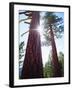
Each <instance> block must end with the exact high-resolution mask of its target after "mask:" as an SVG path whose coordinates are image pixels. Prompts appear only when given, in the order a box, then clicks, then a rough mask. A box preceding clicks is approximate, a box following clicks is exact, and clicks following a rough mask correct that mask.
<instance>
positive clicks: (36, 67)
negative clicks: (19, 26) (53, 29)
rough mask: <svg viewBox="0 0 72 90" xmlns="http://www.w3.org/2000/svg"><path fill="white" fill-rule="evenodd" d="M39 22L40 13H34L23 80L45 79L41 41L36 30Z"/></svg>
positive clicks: (23, 69) (22, 74) (22, 75)
mask: <svg viewBox="0 0 72 90" xmlns="http://www.w3.org/2000/svg"><path fill="white" fill-rule="evenodd" d="M39 22H40V16H39V12H33V15H32V21H31V25H30V30H29V37H28V43H27V48H26V54H25V59H24V63H23V68H22V73H21V79H29V78H42V77H43V64H42V54H41V40H40V35H39V33H38V32H37V30H36V29H37V26H38V25H39Z"/></svg>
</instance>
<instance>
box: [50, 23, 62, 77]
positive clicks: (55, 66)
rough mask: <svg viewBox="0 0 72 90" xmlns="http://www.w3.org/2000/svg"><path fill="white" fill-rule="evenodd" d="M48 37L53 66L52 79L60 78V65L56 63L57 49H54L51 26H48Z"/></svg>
mask: <svg viewBox="0 0 72 90" xmlns="http://www.w3.org/2000/svg"><path fill="white" fill-rule="evenodd" d="M50 35H51V45H52V65H53V73H54V75H53V77H61V76H62V75H61V68H60V64H59V61H58V56H57V49H56V44H55V40H54V34H53V30H52V25H50Z"/></svg>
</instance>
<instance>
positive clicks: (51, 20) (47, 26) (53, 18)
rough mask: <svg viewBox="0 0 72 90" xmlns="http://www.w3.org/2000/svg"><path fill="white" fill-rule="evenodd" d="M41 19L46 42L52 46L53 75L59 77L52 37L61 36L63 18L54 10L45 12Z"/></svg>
mask: <svg viewBox="0 0 72 90" xmlns="http://www.w3.org/2000/svg"><path fill="white" fill-rule="evenodd" d="M43 19H44V36H45V39H46V44H47V45H51V47H52V65H53V73H54V75H53V77H61V68H60V64H59V61H58V55H57V48H56V43H55V39H54V37H55V36H56V38H61V36H62V33H63V31H64V26H63V19H62V18H61V17H58V16H57V15H56V14H55V13H54V12H46V13H45V16H44V18H43Z"/></svg>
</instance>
